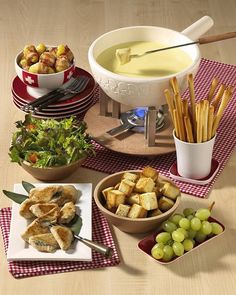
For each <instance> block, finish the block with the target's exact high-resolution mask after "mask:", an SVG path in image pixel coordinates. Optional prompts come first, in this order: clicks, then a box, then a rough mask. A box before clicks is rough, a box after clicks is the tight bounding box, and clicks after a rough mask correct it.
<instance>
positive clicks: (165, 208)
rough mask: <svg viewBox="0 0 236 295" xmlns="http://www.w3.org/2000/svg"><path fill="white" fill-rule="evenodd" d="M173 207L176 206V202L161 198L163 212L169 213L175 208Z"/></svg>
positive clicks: (160, 204) (160, 206)
mask: <svg viewBox="0 0 236 295" xmlns="http://www.w3.org/2000/svg"><path fill="white" fill-rule="evenodd" d="M173 205H174V201H173V200H171V199H168V198H166V197H161V198H160V199H159V208H160V210H161V211H163V212H166V211H168V210H169V209H170V208H171V207H173Z"/></svg>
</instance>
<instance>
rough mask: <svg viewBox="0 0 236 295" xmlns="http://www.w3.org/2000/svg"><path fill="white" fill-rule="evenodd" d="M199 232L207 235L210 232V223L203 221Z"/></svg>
mask: <svg viewBox="0 0 236 295" xmlns="http://www.w3.org/2000/svg"><path fill="white" fill-rule="evenodd" d="M200 231H201V233H203V234H204V235H209V234H210V233H211V232H212V225H211V224H210V222H209V221H203V222H202V226H201V230H200Z"/></svg>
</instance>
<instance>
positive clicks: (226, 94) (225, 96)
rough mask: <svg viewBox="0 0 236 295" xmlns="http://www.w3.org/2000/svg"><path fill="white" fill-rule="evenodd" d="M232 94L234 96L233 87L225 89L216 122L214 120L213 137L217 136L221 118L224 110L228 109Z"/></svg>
mask: <svg viewBox="0 0 236 295" xmlns="http://www.w3.org/2000/svg"><path fill="white" fill-rule="evenodd" d="M231 96H232V92H231V89H226V90H225V91H224V94H223V98H222V101H221V103H220V106H219V109H218V112H217V114H216V116H215V119H214V122H213V128H212V137H213V136H215V134H216V129H217V128H218V126H219V123H220V120H221V118H222V116H223V113H224V110H225V109H226V107H227V104H228V102H229V100H230V98H231Z"/></svg>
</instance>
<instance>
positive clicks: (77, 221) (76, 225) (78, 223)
mask: <svg viewBox="0 0 236 295" xmlns="http://www.w3.org/2000/svg"><path fill="white" fill-rule="evenodd" d="M82 224H83V221H82V218H81V217H80V216H79V215H77V214H76V215H75V217H74V218H73V219H72V220H71V222H70V223H68V224H67V225H66V226H67V227H69V228H70V229H71V230H72V232H73V233H74V234H75V235H79V233H80V230H81V227H82Z"/></svg>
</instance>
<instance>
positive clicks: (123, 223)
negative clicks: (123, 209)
mask: <svg viewBox="0 0 236 295" xmlns="http://www.w3.org/2000/svg"><path fill="white" fill-rule="evenodd" d="M124 172H131V173H132V172H133V173H140V172H141V170H129V171H121V172H118V173H114V174H112V175H109V176H107V177H105V178H104V179H102V180H101V181H100V182H99V183H98V184H97V186H96V187H95V190H94V200H95V203H96V204H97V206H98V208H99V209H100V211H101V213H102V214H103V215H104V216H105V217H106V219H107V220H108V221H109V222H110V223H111V224H113V225H114V226H116V227H118V228H119V229H120V230H121V231H124V232H128V233H145V232H149V231H153V230H155V229H156V228H157V227H158V226H159V225H160V224H161V223H162V222H163V221H164V220H166V219H168V218H169V217H170V216H171V215H172V214H173V213H174V212H175V210H176V209H177V208H178V206H179V204H180V199H181V197H180V196H179V197H178V198H177V199H176V202H175V204H174V206H173V207H172V208H171V209H170V210H168V211H166V212H165V213H163V214H161V215H159V216H155V217H148V218H135V219H131V218H128V217H122V216H118V215H116V214H114V213H112V212H110V211H109V210H107V209H106V208H105V207H104V206H103V203H102V198H103V197H102V190H104V189H105V188H107V187H110V186H115V185H116V184H117V183H118V182H119V181H120V179H121V176H122V175H123V174H124ZM159 177H160V178H161V179H163V180H168V181H169V182H171V181H170V180H169V179H168V178H166V177H164V176H159Z"/></svg>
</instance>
